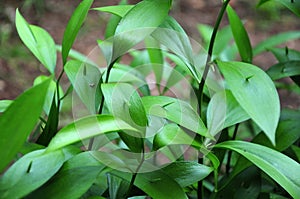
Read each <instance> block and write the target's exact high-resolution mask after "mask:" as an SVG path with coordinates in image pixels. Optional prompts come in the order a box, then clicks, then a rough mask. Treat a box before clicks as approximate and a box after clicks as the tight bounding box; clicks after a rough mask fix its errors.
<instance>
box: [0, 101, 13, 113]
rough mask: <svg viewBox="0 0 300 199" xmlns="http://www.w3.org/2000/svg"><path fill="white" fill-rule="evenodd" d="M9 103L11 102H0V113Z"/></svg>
mask: <svg viewBox="0 0 300 199" xmlns="http://www.w3.org/2000/svg"><path fill="white" fill-rule="evenodd" d="M11 103H13V100H0V113H2V112H4V111H5V110H6V109H7V107H9V106H10V104H11Z"/></svg>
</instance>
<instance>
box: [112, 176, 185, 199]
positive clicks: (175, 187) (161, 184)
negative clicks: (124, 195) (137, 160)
mask: <svg viewBox="0 0 300 199" xmlns="http://www.w3.org/2000/svg"><path fill="white" fill-rule="evenodd" d="M112 173H113V174H115V175H117V176H120V177H121V178H123V179H125V180H127V181H130V179H131V175H130V174H128V173H123V172H120V171H113V172H112ZM134 185H135V186H137V187H138V188H140V189H141V190H143V191H144V192H145V193H146V194H148V195H149V196H150V197H152V198H159V199H169V198H176V199H177V198H178V199H184V198H186V199H187V196H186V194H185V193H184V191H183V189H182V188H181V187H180V185H179V184H178V183H177V182H176V181H175V180H174V179H172V178H171V177H169V176H168V175H167V174H166V173H165V172H164V171H162V170H156V171H153V172H149V173H138V174H137V176H136V179H135V181H134Z"/></svg>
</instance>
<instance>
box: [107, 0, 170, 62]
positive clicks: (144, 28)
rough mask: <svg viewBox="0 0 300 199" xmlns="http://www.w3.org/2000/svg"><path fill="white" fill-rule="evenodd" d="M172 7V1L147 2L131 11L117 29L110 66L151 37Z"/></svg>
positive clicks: (151, 0) (157, 0)
mask: <svg viewBox="0 0 300 199" xmlns="http://www.w3.org/2000/svg"><path fill="white" fill-rule="evenodd" d="M170 6H171V0H145V1H141V2H140V3H138V4H136V5H135V6H134V7H133V8H132V9H130V10H129V11H128V12H127V13H126V14H125V15H124V17H123V18H122V20H121V21H120V23H119V25H118V27H117V29H116V32H115V37H114V41H113V55H112V56H111V60H110V61H109V63H108V64H110V63H112V62H113V61H114V60H115V59H117V58H118V57H119V56H120V55H123V54H124V53H125V52H126V51H127V50H129V49H130V48H131V47H133V46H135V45H136V44H137V43H139V42H140V41H142V40H143V39H144V38H146V37H147V36H149V35H150V34H151V33H152V32H153V31H154V30H155V29H156V28H157V27H158V26H159V25H160V24H161V23H162V22H163V21H164V20H165V18H166V17H167V15H168V12H169V9H170ZM153 13H155V15H153Z"/></svg>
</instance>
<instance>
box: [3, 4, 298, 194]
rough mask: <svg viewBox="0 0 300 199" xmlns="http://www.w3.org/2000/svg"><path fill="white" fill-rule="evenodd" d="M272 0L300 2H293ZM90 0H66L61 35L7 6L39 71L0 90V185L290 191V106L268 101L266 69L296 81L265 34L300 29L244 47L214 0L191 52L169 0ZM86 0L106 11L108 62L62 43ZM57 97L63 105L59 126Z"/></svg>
mask: <svg viewBox="0 0 300 199" xmlns="http://www.w3.org/2000/svg"><path fill="white" fill-rule="evenodd" d="M270 1H271V0H270ZM265 2H267V1H263V0H261V1H260V2H259V4H258V5H261V4H263V3H265ZM274 2H276V1H274ZM274 2H273V3H274ZM279 2H280V3H282V4H283V5H284V6H286V7H287V8H288V9H290V10H291V11H293V12H294V13H295V14H296V15H298V16H299V15H300V12H299V2H293V1H292V2H290V1H279ZM92 3H93V1H92V0H83V1H82V2H81V3H80V4H79V5H78V7H77V8H76V9H75V11H74V12H73V15H72V16H71V18H70V20H69V23H68V25H67V26H66V30H65V33H64V37H63V40H62V44H61V46H60V45H56V44H55V43H54V41H53V39H52V37H51V36H50V35H49V34H48V33H47V32H46V31H45V30H44V29H43V28H41V27H37V26H34V25H30V24H28V23H27V21H26V20H25V19H24V18H23V16H22V15H21V13H20V12H19V10H18V9H17V11H16V27H17V31H18V33H19V36H20V38H21V40H22V41H23V42H24V44H25V45H26V46H27V47H28V48H29V50H30V51H31V52H32V53H33V54H34V56H35V57H36V58H37V59H38V60H39V61H40V62H41V63H42V64H43V66H44V67H45V68H46V69H48V71H49V73H50V76H49V77H45V76H40V77H37V79H36V81H35V83H34V86H33V87H32V88H30V89H28V90H27V91H25V92H24V93H23V94H21V95H20V96H19V97H18V98H17V99H15V100H12V101H8V100H2V101H0V107H1V109H0V110H1V112H2V114H1V115H0V126H1V132H0V135H1V138H0V143H1V144H0V147H1V150H0V154H1V158H2V161H1V163H0V170H1V171H2V172H3V174H2V176H1V178H0V197H1V198H41V197H42V198H128V197H130V198H147V197H151V198H222V197H223V198H224V197H230V198H242V197H246V198H272V197H276V198H288V197H293V198H300V172H299V171H300V165H299V161H300V159H299V157H300V152H299V151H300V149H299V143H300V142H299V141H300V140H299V137H300V133H299V129H300V127H299V118H300V117H299V116H300V112H299V109H296V110H290V109H280V100H279V97H278V93H277V90H276V87H275V85H276V84H275V83H276V82H274V81H276V80H278V79H281V78H283V77H291V78H292V80H293V81H294V82H295V83H296V85H298V86H299V85H300V81H299V75H300V68H299V59H300V52H298V51H296V50H292V49H288V48H285V49H281V48H277V47H276V46H277V45H278V44H281V43H284V42H286V41H288V40H292V39H296V38H299V37H300V32H299V31H293V32H286V33H281V34H278V35H274V36H272V37H269V38H268V39H266V40H264V41H262V42H261V43H259V44H258V45H257V46H254V47H252V46H251V42H250V39H249V37H248V33H247V31H246V29H245V28H244V26H243V23H242V21H241V19H240V18H239V16H238V15H237V13H236V12H235V11H234V9H233V8H232V7H231V6H230V5H229V0H225V1H223V3H222V8H221V10H220V13H219V15H218V18H217V21H216V24H215V26H214V27H210V26H207V25H199V26H198V28H199V32H200V34H201V36H202V38H203V42H204V43H203V46H204V48H200V50H198V51H195V49H193V47H192V46H193V45H192V43H191V40H190V39H189V37H188V35H186V33H185V31H184V30H183V28H182V27H181V26H180V25H179V23H178V22H177V21H176V20H175V19H174V18H172V17H171V16H169V15H168V13H169V10H170V9H171V5H172V1H171V0H144V1H141V2H140V3H138V4H136V5H127V4H126V1H121V3H120V5H116V6H107V7H101V8H91V6H92ZM90 10H92V11H93V12H96V11H101V12H108V13H111V14H112V17H111V19H110V21H109V22H108V24H109V25H108V26H107V29H106V35H105V36H106V38H105V40H103V41H102V40H99V41H98V45H99V48H100V49H101V50H102V53H103V55H104V57H105V61H106V64H107V67H106V68H99V66H98V65H97V64H96V63H95V62H93V61H92V60H90V59H89V58H88V57H87V56H85V55H82V54H80V53H78V52H76V51H74V50H72V45H73V43H74V41H75V39H76V37H77V34H78V32H79V30H80V28H81V26H82V24H83V23H84V21H85V19H86V17H87V15H88V12H89V11H90ZM225 13H227V15H228V18H229V23H230V24H229V26H227V27H224V28H223V29H221V30H219V25H220V22H221V21H222V19H223V16H224V14H225ZM233 41H234V42H233ZM140 44H144V47H143V48H139V49H134V48H135V46H138V45H140ZM264 51H270V52H272V53H273V54H274V56H275V57H276V58H277V59H278V64H276V65H274V66H272V67H271V68H269V69H268V70H267V71H263V70H262V69H260V68H259V67H258V66H255V65H254V64H253V63H252V60H253V58H254V57H255V56H257V55H258V54H260V53H262V52H264ZM57 52H61V54H62V62H63V69H62V70H61V71H59V68H57V67H56V63H57ZM124 55H130V57H131V63H130V64H124V63H123V62H122V60H123V58H124V57H126V56H124ZM237 55H239V57H240V58H241V61H237V58H236V57H237ZM171 65H172V66H171ZM218 69H219V70H220V72H219V70H218ZM55 74H59V75H58V77H57V78H56V77H55ZM64 74H66V76H67V78H68V80H69V81H70V83H71V85H70V87H69V89H67V90H66V91H63V90H62V88H61V86H60V85H61V79H62V77H63V76H64ZM152 74H153V75H154V77H152V80H153V81H152V83H151V82H150V83H149V81H147V78H148V77H149V76H151V75H152ZM148 79H149V78H148ZM153 85H154V86H153ZM296 87H297V86H296ZM297 89H299V88H297ZM298 91H299V90H298ZM71 93H72V94H73V95H71ZM181 94H182V95H181ZM66 97H72V98H73V102H74V105H73V109H72V111H73V114H74V117H75V118H74V121H73V122H71V123H70V124H67V125H64V126H59V121H60V119H59V116H60V112H61V111H62V106H63V101H64V100H65V99H66Z"/></svg>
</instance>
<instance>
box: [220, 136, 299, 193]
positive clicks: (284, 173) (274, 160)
mask: <svg viewBox="0 0 300 199" xmlns="http://www.w3.org/2000/svg"><path fill="white" fill-rule="evenodd" d="M215 147H217V148H226V149H229V150H233V151H235V152H237V153H239V154H241V155H242V156H244V157H245V158H247V159H248V160H250V161H251V162H252V163H253V164H255V165H256V166H257V167H259V168H260V169H261V170H263V171H264V172H265V173H266V174H268V175H269V176H270V177H271V178H272V179H274V180H275V181H276V182H277V183H278V184H280V185H281V186H282V187H283V188H284V189H285V190H286V191H287V192H288V193H289V194H290V195H291V196H292V197H293V198H299V197H300V173H299V170H300V164H299V163H297V162H296V161H294V160H292V159H291V158H289V157H288V156H286V155H284V154H282V153H280V152H277V151H275V150H273V149H270V148H267V147H265V146H261V145H258V144H253V143H249V142H244V141H227V142H223V143H219V144H217V145H216V146H215Z"/></svg>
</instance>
